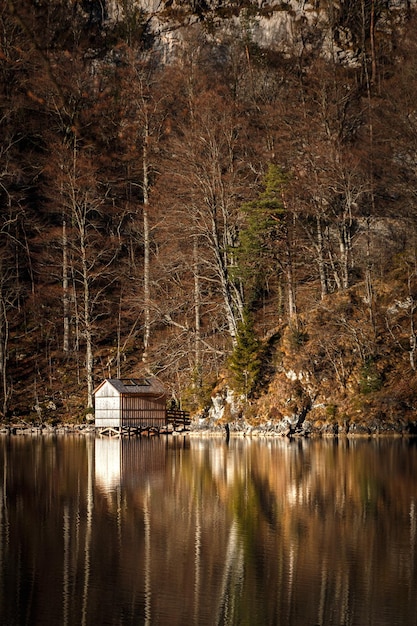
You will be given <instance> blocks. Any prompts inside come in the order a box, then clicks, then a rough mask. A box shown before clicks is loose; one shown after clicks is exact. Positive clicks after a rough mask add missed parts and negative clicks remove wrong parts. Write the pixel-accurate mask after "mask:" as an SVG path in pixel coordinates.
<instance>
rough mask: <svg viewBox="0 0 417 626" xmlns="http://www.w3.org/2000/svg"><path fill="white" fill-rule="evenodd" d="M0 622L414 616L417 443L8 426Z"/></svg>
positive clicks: (3, 457) (406, 621)
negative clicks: (127, 434)
mask: <svg viewBox="0 0 417 626" xmlns="http://www.w3.org/2000/svg"><path fill="white" fill-rule="evenodd" d="M0 467H1V481H0V482H1V484H0V489H1V501H0V622H1V624H2V625H3V626H14V625H21V624H27V625H29V626H35V625H38V624H39V625H42V626H54V625H55V624H56V625H60V626H61V625H71V626H72V625H74V626H75V625H76V626H80V625H84V624H88V625H90V624H91V625H93V624H94V625H95V626H96V625H102V624H103V625H106V624H109V625H124V624H135V625H140V624H149V625H158V624H162V625H167V626H175V625H177V624H178V625H181V626H188V625H190V624H195V625H198V626H204V625H206V624H207V625H217V624H218V625H220V624H233V625H234V624H236V625H248V626H257V625H259V626H261V625H262V626H266V625H269V624H271V625H277V626H278V625H285V626H287V625H288V626H292V625H294V626H295V625H297V626H298V625H299V626H316V625H319V624H320V625H323V626H330V625H333V624H335V625H336V624H337V625H344V626H348V625H352V626H365V625H366V626H368V625H376V626H384V625H387V626H395V625H401V626H413V625H417V555H416V531H417V510H416V503H417V446H416V444H415V442H414V441H412V440H400V439H394V440H386V439H382V440H371V441H366V440H355V441H352V440H349V441H346V440H342V441H337V440H329V441H288V440H286V439H285V440H282V439H273V440H247V439H245V440H243V439H233V438H232V439H231V440H230V442H229V444H227V443H226V441H225V440H223V439H214V438H209V439H197V438H183V437H176V438H174V437H169V438H166V437H161V438H157V437H154V438H150V439H146V438H144V439H142V440H115V439H110V440H109V439H99V438H96V439H95V438H94V437H85V438H84V437H80V438H78V437H75V436H62V437H47V436H39V437H36V436H34V437H25V436H22V437H19V436H12V437H3V438H0Z"/></svg>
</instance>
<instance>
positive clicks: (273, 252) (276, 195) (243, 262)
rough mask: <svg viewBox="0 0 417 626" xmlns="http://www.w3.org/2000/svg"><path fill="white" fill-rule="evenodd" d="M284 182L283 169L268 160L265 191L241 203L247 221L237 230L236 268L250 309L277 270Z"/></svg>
mask: <svg viewBox="0 0 417 626" xmlns="http://www.w3.org/2000/svg"><path fill="white" fill-rule="evenodd" d="M284 184H285V176H284V174H283V172H282V170H281V169H280V168H279V167H278V166H277V165H274V164H270V165H269V166H268V170H267V173H266V175H265V179H264V191H262V192H261V193H260V195H259V197H258V198H257V199H256V200H253V201H252V202H248V203H246V204H244V205H243V206H242V211H243V213H244V214H245V222H246V223H245V226H244V227H243V228H242V230H241V232H240V249H239V253H238V272H239V277H240V279H241V280H242V282H243V284H244V289H245V301H246V306H247V308H248V309H249V310H253V308H254V306H255V303H256V300H257V298H258V297H259V295H260V293H261V292H262V291H263V290H264V289H265V286H266V284H267V280H268V276H270V275H272V274H275V273H276V271H277V265H278V264H279V259H278V257H279V251H278V248H279V246H278V243H279V239H280V234H281V232H280V231H281V229H282V225H283V216H284V213H285V208H284V203H283V199H282V191H283V186H284Z"/></svg>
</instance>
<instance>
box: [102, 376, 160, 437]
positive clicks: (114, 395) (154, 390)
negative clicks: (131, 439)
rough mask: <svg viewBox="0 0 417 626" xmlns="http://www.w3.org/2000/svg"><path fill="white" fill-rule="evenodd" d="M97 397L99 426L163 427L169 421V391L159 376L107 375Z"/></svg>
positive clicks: (115, 427)
mask: <svg viewBox="0 0 417 626" xmlns="http://www.w3.org/2000/svg"><path fill="white" fill-rule="evenodd" d="M94 397H95V426H96V427H97V428H103V429H104V428H112V429H120V430H121V429H123V428H137V429H139V430H142V429H148V428H156V429H159V428H162V427H164V426H165V425H166V423H167V414H166V400H167V393H166V391H165V388H164V387H163V385H162V384H161V383H160V382H159V381H158V380H157V379H156V378H153V377H146V378H141V379H137V378H121V379H119V378H107V379H106V380H104V381H103V382H102V383H101V384H100V385H99V386H98V387H97V388H96V389H95V390H94Z"/></svg>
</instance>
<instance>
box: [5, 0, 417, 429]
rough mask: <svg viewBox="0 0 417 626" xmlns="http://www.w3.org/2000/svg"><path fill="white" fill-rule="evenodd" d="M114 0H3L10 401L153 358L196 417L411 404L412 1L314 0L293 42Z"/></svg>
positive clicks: (139, 369) (143, 366) (376, 410)
mask: <svg viewBox="0 0 417 626" xmlns="http://www.w3.org/2000/svg"><path fill="white" fill-rule="evenodd" d="M98 4H99V3H95V2H68V1H66V0H48V1H47V0H37V1H36V2H29V1H28V0H7V1H6V2H5V3H4V4H3V5H2V8H1V9H0V42H1V47H0V71H1V81H0V163H1V168H0V203H1V213H0V374H1V381H0V415H1V416H2V419H3V420H11V419H17V418H19V417H20V418H22V417H23V418H24V419H27V420H32V421H39V420H40V421H43V420H56V421H59V420H81V421H82V420H85V419H86V418H88V416H89V414H92V413H93V410H94V409H93V391H94V388H95V386H96V385H97V384H99V383H100V382H101V380H102V379H103V378H108V377H113V378H120V377H138V376H143V375H146V374H150V373H151V374H153V375H155V376H158V377H159V378H160V379H161V380H162V381H163V382H164V383H165V385H166V386H167V388H168V389H169V391H170V394H171V395H172V398H173V400H175V402H177V403H181V406H183V407H184V408H187V409H188V410H190V411H192V413H193V414H196V415H204V414H205V412H207V409H208V407H209V406H210V402H211V397H212V396H213V394H218V395H220V396H222V395H223V396H224V395H225V394H229V393H230V392H232V393H234V398H235V400H236V401H235V403H234V405H230V406H231V409H230V408H229V418H232V417H234V416H235V415H238V416H244V417H245V418H246V419H247V420H249V421H250V420H252V421H253V422H256V421H257V420H258V421H259V420H263V421H272V422H273V421H274V420H280V419H282V418H283V417H285V416H286V415H290V416H296V417H297V416H298V417H300V416H302V418H303V419H304V418H305V416H306V415H307V414H309V415H313V414H314V416H315V417H314V419H315V420H321V421H322V422H323V423H340V424H342V423H346V421H351V422H355V421H357V420H358V419H366V420H376V421H377V422H378V423H379V424H382V423H388V422H398V423H401V424H402V425H404V424H408V423H412V422H415V421H416V402H417V375H416V367H417V328H416V326H417V316H416V309H417V257H416V243H417V241H416V235H417V230H416V226H417V197H416V189H417V184H416V183H417V180H416V176H417V109H416V103H417V80H416V79H417V42H416V40H415V32H416V26H417V21H416V15H415V11H414V10H413V9H412V8H409V9H408V10H407V11H404V12H400V11H392V10H391V9H390V8H389V5H390V3H389V2H384V1H378V0H361V2H352V1H350V2H348V1H345V2H341V3H339V4H338V5H337V6H338V8H334V6H336V5H334V3H332V2H329V3H326V2H322V3H319V4H321V5H322V6H325V7H327V11H326V12H325V14H326V16H327V17H326V20H322V26H321V29H318V28H317V27H314V28H311V29H310V30H308V29H307V30H306V31H304V32H303V33H302V35H303V37H302V40H303V42H304V43H303V45H302V46H301V47H300V46H298V47H297V49H295V50H294V51H293V53H292V54H289V53H288V52H280V51H277V50H276V49H274V48H273V47H263V46H261V45H259V44H258V43H256V42H255V41H254V40H253V38H252V36H251V29H250V27H249V26H248V22H250V19H249V17H248V16H249V15H250V11H249V9H248V5H250V3H244V2H243V3H236V6H237V8H236V6H235V5H233V7H234V10H235V11H237V12H238V13H239V15H241V16H242V15H243V12H244V11H246V13H245V14H244V15H245V16H246V17H245V19H243V18H242V19H241V21H240V22H236V21H234V22H230V24H231V25H230V24H229V27H228V28H227V29H226V28H222V27H221V26H220V24H221V14H220V13H219V9H217V13H216V14H215V17H216V19H215V20H214V19H213V11H211V13H210V16H209V15H208V9H207V7H206V5H204V7H206V9H207V11H206V9H204V10H203V8H204V7H203V4H202V3H201V5H200V4H199V3H194V4H195V5H196V6H197V5H198V6H199V7H200V11H199V12H197V13H198V19H197V18H196V19H194V20H191V25H190V26H189V27H188V28H186V29H183V31H182V39H181V44H180V45H177V46H176V48H175V50H170V51H169V53H167V50H166V49H164V47H163V46H161V45H157V42H155V37H154V35H153V33H152V32H151V31H150V29H149V26H148V20H147V18H146V14H145V13H144V11H143V9H141V8H140V4H138V3H135V2H134V1H133V0H132V1H129V0H123V1H121V2H120V3H119V4H120V5H121V6H122V8H123V12H122V13H121V16H122V17H119V19H118V20H116V21H115V20H113V21H112V20H109V19H104V17H103V15H100V12H99V11H98V10H97V6H98ZM103 4H104V5H105V3H103ZM116 4H117V3H116ZM186 4H187V3H177V5H175V4H174V5H172V4H169V3H165V8H164V11H165V13H164V15H165V16H166V19H167V20H169V19H171V17H172V19H174V17H175V19H177V20H178V19H179V18H178V11H179V10H180V9H181V11H182V12H183V13H182V14H181V15H182V18H181V19H183V17H184V15H183V14H184V11H185V8H184V6H185V5H186ZM220 4H221V3H220ZM225 4H226V8H227V5H228V4H230V5H232V4H233V3H225ZM316 4H317V3H316ZM193 6H194V5H193ZM202 7H203V8H202ZM197 8H198V7H197ZM194 9H195V7H194ZM223 9H224V7H223ZM330 9H332V10H330ZM280 10H282V9H280ZM190 11H191V9H190ZM170 12H171V13H170ZM209 17H210V19H209ZM300 28H301V27H300ZM346 33H348V34H349V36H348V37H347V35H346ZM329 41H330V42H331V43H332V45H333V44H334V46H335V49H334V50H333V48H332V45H330V44H329ZM325 42H327V43H326V45H325ZM346 42H347V43H346ZM336 44H337V46H336ZM342 45H345V47H348V48H349V51H350V53H349V55H348V57H347V56H346V55H344V56H343V58H341V57H340V54H336V48H337V50H340V47H341V46H342ZM225 390H227V391H225ZM226 413H227V412H226ZM226 413H225V416H224V419H227V418H228V417H227V414H226Z"/></svg>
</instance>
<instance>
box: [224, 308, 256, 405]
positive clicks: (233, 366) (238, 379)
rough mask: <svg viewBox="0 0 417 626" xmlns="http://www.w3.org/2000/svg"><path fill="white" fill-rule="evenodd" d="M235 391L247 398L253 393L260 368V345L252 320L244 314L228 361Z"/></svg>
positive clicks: (248, 315)
mask: <svg viewBox="0 0 417 626" xmlns="http://www.w3.org/2000/svg"><path fill="white" fill-rule="evenodd" d="M229 367H230V370H231V371H232V373H233V387H234V389H235V391H237V392H238V393H241V394H243V395H244V396H245V398H248V397H249V396H250V395H251V394H252V393H253V391H254V389H255V387H256V384H257V382H258V379H259V374H260V368H261V345H260V342H259V340H258V339H257V337H256V333H255V329H254V324H253V318H252V316H251V315H250V314H249V313H245V314H244V318H243V321H242V322H240V324H239V326H238V334H237V338H236V345H235V347H234V349H233V352H232V354H231V356H230V359H229Z"/></svg>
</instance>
